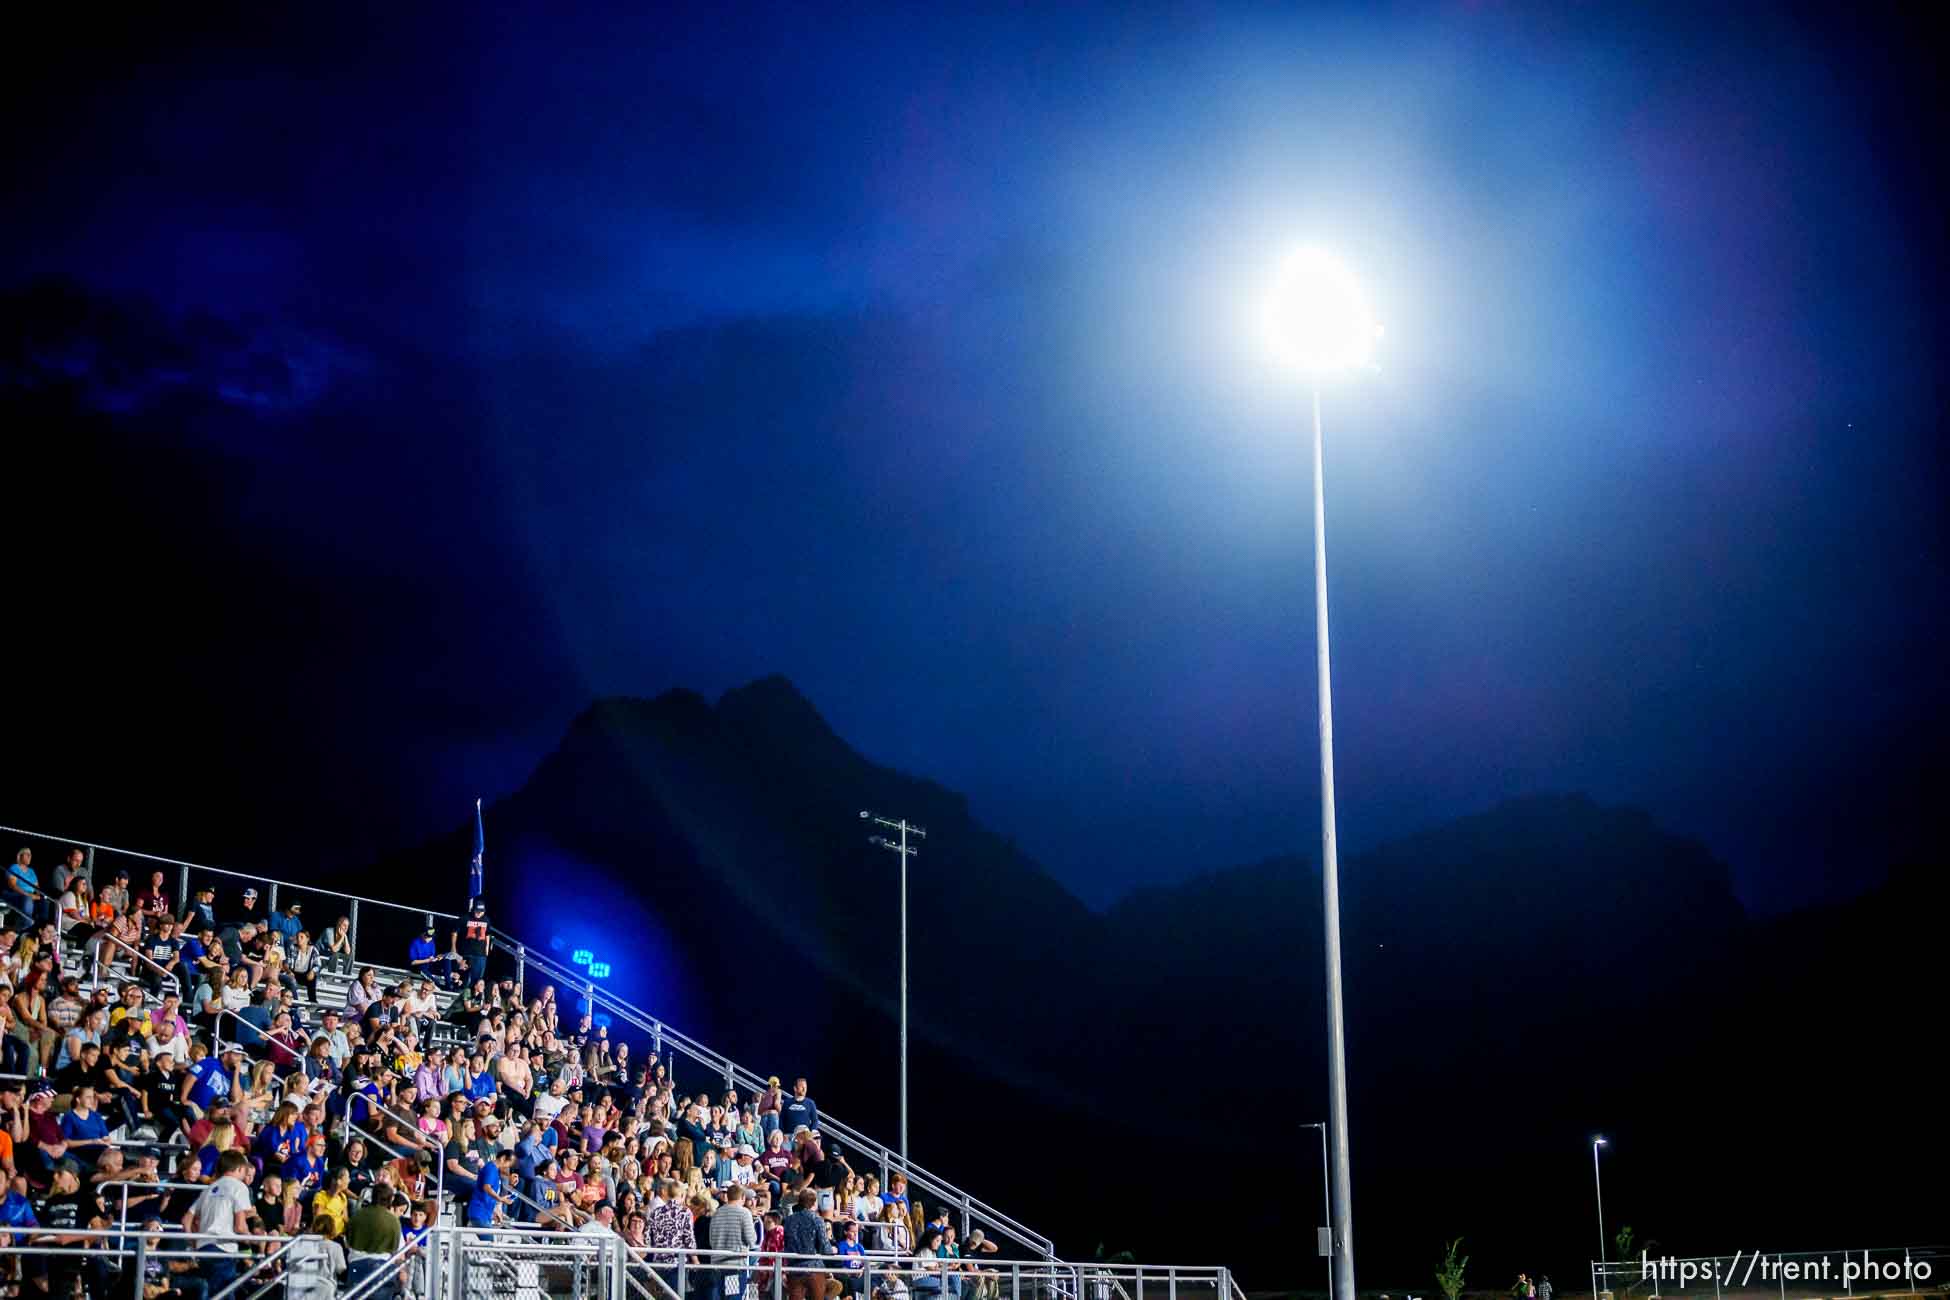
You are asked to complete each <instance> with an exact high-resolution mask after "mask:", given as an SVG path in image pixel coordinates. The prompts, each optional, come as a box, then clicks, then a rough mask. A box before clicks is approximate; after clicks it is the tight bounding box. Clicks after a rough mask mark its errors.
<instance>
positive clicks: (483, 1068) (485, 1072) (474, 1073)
mask: <svg viewBox="0 0 1950 1300" xmlns="http://www.w3.org/2000/svg"><path fill="white" fill-rule="evenodd" d="M468 1073H469V1075H470V1076H471V1077H470V1080H469V1082H468V1085H467V1096H468V1098H469V1099H470V1100H473V1101H480V1100H481V1099H483V1098H493V1097H494V1096H496V1095H497V1094H498V1093H499V1092H500V1084H499V1083H498V1081H497V1080H496V1079H495V1077H494V1071H492V1070H490V1069H488V1063H487V1058H486V1057H485V1056H483V1055H481V1054H480V1053H479V1052H476V1053H474V1061H473V1066H472V1068H471V1069H470V1070H469V1071H468Z"/></svg>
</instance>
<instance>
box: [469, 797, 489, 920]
mask: <svg viewBox="0 0 1950 1300" xmlns="http://www.w3.org/2000/svg"><path fill="white" fill-rule="evenodd" d="M486 851H487V832H486V831H484V830H483V829H482V828H481V801H480V800H479V799H476V800H475V801H474V861H473V862H472V863H471V864H470V865H469V866H468V868H467V901H468V902H470V903H471V902H473V901H474V900H475V899H477V898H479V897H480V896H481V855H482V854H483V853H485V852H486Z"/></svg>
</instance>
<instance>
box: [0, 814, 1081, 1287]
mask: <svg viewBox="0 0 1950 1300" xmlns="http://www.w3.org/2000/svg"><path fill="white" fill-rule="evenodd" d="M0 834H9V835H14V836H17V837H20V840H21V841H23V842H24V844H16V845H15V846H13V847H23V846H24V847H28V848H32V849H33V850H34V851H35V855H36V857H40V856H41V855H42V854H43V853H46V854H47V855H48V857H47V864H46V866H40V865H39V864H37V869H39V870H41V871H42V872H43V876H42V879H43V881H45V880H46V875H45V871H46V870H47V869H48V867H51V866H52V864H53V863H54V862H55V861H58V860H60V859H61V858H64V857H65V856H66V855H67V853H69V852H70V851H71V850H74V849H79V850H81V852H82V854H83V855H84V862H83V864H82V866H83V869H84V870H85V871H87V872H89V874H90V875H91V877H92V878H93V879H94V880H95V881H96V882H97V883H98V884H99V882H100V881H101V879H102V875H103V873H104V872H112V871H115V870H118V869H126V870H128V872H129V884H130V888H131V889H132V890H135V891H140V889H141V888H142V887H143V886H144V885H146V884H147V883H148V878H149V875H151V874H153V873H157V872H160V873H162V875H163V878H164V883H165V885H166V887H168V888H169V889H171V890H172V891H173V892H172V903H171V910H172V911H173V912H175V913H177V914H179V915H180V914H181V912H182V910H183V908H184V907H185V906H186V905H187V902H188V899H189V896H190V894H191V893H192V892H193V890H195V889H198V888H201V887H202V884H201V883H199V882H206V881H208V880H209V878H210V877H220V878H223V879H225V880H227V881H234V882H235V883H236V885H237V887H238V888H243V887H255V888H256V889H258V890H259V891H260V895H261V896H262V901H263V903H264V905H265V906H264V912H263V915H264V916H265V917H269V916H272V915H275V914H276V913H277V912H278V910H279V908H280V899H281V898H282V899H285V900H289V899H293V898H296V899H299V900H300V901H303V902H306V903H311V902H313V901H314V900H317V901H323V900H327V899H330V900H337V902H339V903H342V904H343V908H342V909H338V908H334V909H333V910H334V911H335V912H336V913H337V915H340V916H344V917H345V918H346V919H347V920H348V921H349V922H350V938H351V942H352V946H353V957H354V959H355V960H357V959H358V949H359V945H360V941H361V935H362V933H363V934H364V936H365V937H366V938H367V939H368V940H373V939H377V940H378V941H379V942H380V943H381V944H382V945H383V946H384V947H385V950H386V951H388V952H389V953H401V952H404V951H406V947H407V944H408V943H409V942H410V941H411V940H412V939H413V938H414V937H415V936H416V935H418V934H419V933H420V932H421V931H422V930H423V929H424V928H425V927H426V926H429V925H432V924H434V923H435V921H436V920H442V919H444V920H448V921H453V922H456V923H457V922H458V921H459V919H460V918H459V917H458V916H457V915H456V914H454V913H452V912H442V911H438V910H436V909H432V908H425V907H415V906H413V905H411V904H406V903H396V902H391V901H389V900H387V899H383V898H369V897H366V896H364V895H360V894H348V893H345V892H343V891H341V890H335V889H327V888H324V887H322V886H318V885H306V884H299V883H297V882H295V881H288V880H278V879H274V878H272V877H270V876H266V875H262V874H260V873H255V872H248V871H235V870H232V869H230V868H226V867H212V866H207V865H205V864H203V863H200V862H189V861H186V860H184V859H182V858H170V857H163V856H161V855H159V854H154V853H144V852H141V851H139V850H135V849H124V848H118V847H116V846H114V845H110V844H99V843H96V842H94V841H91V840H85V839H77V838H73V837H65V836H58V835H50V834H48V833H46V832H45V831H35V830H29V829H27V828H25V827H19V826H4V825H0ZM9 851H10V852H11V849H10V850H9ZM139 872H140V873H142V874H138V873H139ZM409 918H410V919H409ZM362 923H363V930H362ZM375 923H378V924H375ZM306 924H307V928H308V929H310V930H312V931H314V932H316V931H320V930H323V929H326V928H329V926H330V922H326V923H324V924H321V923H320V922H319V921H318V920H317V919H316V918H315V917H307V918H306ZM375 932H377V933H375ZM493 936H494V940H495V943H496V944H497V945H499V946H500V947H502V948H503V949H504V950H506V951H507V952H508V953H509V954H510V955H511V956H512V958H513V960H514V962H515V965H516V970H517V983H518V984H520V985H521V987H522V988H523V990H524V991H525V992H526V991H528V988H529V985H528V968H529V967H533V968H535V970H536V971H538V972H540V973H541V974H543V975H544V976H546V978H547V979H548V980H549V981H551V982H553V983H555V984H557V985H559V986H561V987H562V988H565V989H573V990H575V991H576V992H577V993H579V994H581V995H582V996H584V997H586V998H587V999H588V1000H589V1001H590V1004H591V1006H592V1008H593V1009H600V1010H603V1011H607V1012H608V1013H609V1014H610V1015H611V1016H612V1017H613V1018H614V1019H617V1020H620V1021H622V1022H623V1023H625V1024H627V1025H629V1026H631V1027H633V1028H635V1029H636V1030H637V1031H638V1032H640V1033H643V1034H645V1035H648V1036H649V1038H650V1040H651V1050H652V1053H653V1054H654V1055H656V1056H659V1057H661V1056H663V1055H664V1053H665V1052H666V1051H669V1052H672V1053H676V1054H681V1055H682V1056H684V1057H685V1058H686V1059H688V1060H691V1061H693V1062H695V1063H697V1064H699V1065H702V1066H704V1067H705V1068H706V1069H708V1070H710V1071H711V1073H712V1075H713V1076H714V1077H718V1078H722V1079H723V1080H724V1081H725V1084H726V1086H727V1087H742V1088H745V1089H747V1090H749V1091H752V1092H754V1093H756V1092H759V1091H762V1090H763V1089H764V1087H765V1080H766V1077H767V1076H765V1075H761V1074H759V1073H758V1072H756V1071H754V1070H751V1069H748V1068H746V1067H745V1066H742V1065H739V1064H738V1063H737V1062H735V1061H733V1060H731V1059H730V1058H729V1057H727V1056H724V1055H723V1054H722V1053H719V1052H715V1051H713V1050H712V1049H711V1048H709V1047H707V1046H705V1045H704V1044H703V1043H701V1042H699V1041H698V1040H696V1039H694V1038H692V1037H690V1036H689V1035H687V1034H683V1033H680V1032H678V1031H677V1030H674V1029H672V1028H671V1027H670V1026H669V1025H667V1024H665V1023H664V1022H663V1021H662V1020H661V1019H659V1018H658V1017H656V1016H654V1015H652V1014H651V1013H650V1012H648V1011H645V1010H643V1009H642V1008H641V1007H637V1006H635V1005H633V1004H632V1003H630V1002H629V1001H627V1000H626V999H624V998H622V997H619V996H618V995H616V994H614V993H611V992H610V991H608V990H607V989H604V988H602V987H600V986H599V985H597V984H596V983H595V982H594V981H592V980H591V979H590V978H589V976H588V973H587V972H586V971H580V970H577V969H575V968H574V967H573V966H568V965H564V964H563V963H561V962H558V961H556V960H554V959H553V958H551V957H548V956H545V955H543V954H542V953H541V952H539V951H537V950H536V949H533V948H530V947H528V946H527V945H526V944H525V943H524V942H523V941H522V940H521V939H519V938H517V937H516V936H514V935H510V934H507V933H505V932H504V931H502V930H500V929H498V928H497V929H495V930H493ZM380 964H385V965H390V964H391V963H390V962H388V963H380ZM819 1120H820V1129H821V1131H822V1132H830V1133H832V1134H833V1135H834V1136H836V1137H837V1138H839V1139H840V1140H841V1141H842V1142H845V1143H847V1144H850V1147H851V1149H853V1150H856V1151H858V1152H860V1153H862V1154H864V1155H866V1156H867V1157H868V1158H869V1159H870V1160H872V1161H875V1162H877V1163H878V1164H879V1167H880V1175H881V1183H882V1185H883V1186H885V1185H886V1182H887V1178H888V1176H889V1175H890V1174H892V1173H893V1172H895V1171H899V1172H901V1173H903V1174H905V1175H906V1176H907V1180H908V1184H909V1186H910V1188H911V1189H913V1190H914V1191H917V1192H924V1193H927V1194H928V1195H930V1196H932V1197H933V1198H934V1200H935V1203H936V1204H942V1205H947V1206H950V1207H952V1208H953V1209H954V1210H956V1211H958V1212H959V1214H960V1217H961V1220H962V1224H961V1227H962V1231H963V1233H964V1234H965V1233H966V1232H967V1231H968V1230H969V1229H970V1228H971V1227H974V1226H977V1225H979V1226H982V1227H985V1228H987V1229H988V1230H989V1231H990V1232H991V1234H992V1235H993V1234H999V1235H1001V1236H1004V1237H1007V1238H1008V1239H1010V1240H1012V1241H1013V1242H1015V1243H1016V1244H1017V1245H1018V1246H1021V1247H1022V1248H1024V1249H1026V1250H1028V1251H1030V1252H1032V1253H1033V1254H1034V1255H1036V1256H1037V1257H1039V1258H1041V1259H1043V1260H1050V1261H1053V1260H1054V1259H1055V1258H1056V1248H1055V1245H1054V1243H1052V1242H1051V1241H1050V1239H1049V1238H1048V1237H1046V1236H1044V1235H1043V1234H1041V1233H1039V1232H1036V1231H1034V1230H1033V1229H1030V1228H1028V1227H1026V1226H1024V1225H1023V1224H1021V1223H1018V1222H1017V1221H1016V1220H1014V1219H1012V1218H1010V1217H1009V1216H1008V1215H1006V1214H1003V1213H1002V1212H1001V1211H1000V1210H997V1209H995V1208H994V1207H993V1206H991V1205H988V1204H986V1203H984V1202H982V1201H980V1200H978V1199H976V1198H975V1197H973V1196H971V1195H969V1194H968V1193H967V1192H964V1191H963V1190H961V1189H960V1188H959V1187H956V1186H955V1185H954V1184H953V1183H951V1182H949V1181H948V1180H947V1179H945V1178H943V1177H941V1176H940V1175H938V1174H935V1173H933V1172H931V1171H929V1170H927V1169H925V1168H923V1167H922V1166H920V1165H917V1164H915V1163H914V1162H912V1161H911V1160H909V1161H904V1160H902V1159H901V1157H900V1155H899V1153H898V1152H896V1151H894V1150H892V1149H891V1148H889V1147H887V1146H886V1145H885V1144H884V1143H880V1142H876V1141H875V1140H873V1139H872V1138H870V1137H868V1136H866V1134H864V1133H863V1132H861V1131H860V1130H858V1129H856V1128H854V1127H852V1126H851V1125H848V1124H844V1123H842V1122H840V1121H839V1120H837V1119H835V1118H833V1117H832V1116H831V1115H830V1114H828V1113H827V1112H826V1111H825V1110H823V1109H822V1111H821V1113H820V1117H819Z"/></svg>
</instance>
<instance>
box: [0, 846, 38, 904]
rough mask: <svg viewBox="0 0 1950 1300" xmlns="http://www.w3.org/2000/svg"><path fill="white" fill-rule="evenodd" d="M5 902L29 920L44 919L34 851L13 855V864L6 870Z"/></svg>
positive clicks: (22, 851)
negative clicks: (35, 869) (17, 909)
mask: <svg viewBox="0 0 1950 1300" xmlns="http://www.w3.org/2000/svg"><path fill="white" fill-rule="evenodd" d="M6 884H7V901H8V902H9V903H11V904H12V905H13V906H15V907H17V908H19V909H20V910H21V911H22V912H24V913H26V914H27V916H28V917H29V918H30V919H31V920H35V921H40V920H44V919H45V918H44V917H43V916H42V915H41V910H42V908H43V907H44V906H45V904H46V899H45V898H43V897H42V895H41V878H40V876H39V875H38V874H37V873H36V872H35V871H34V850H32V849H22V850H21V851H20V852H18V853H16V854H14V864H13V865H12V866H11V867H8V868H7V881H6Z"/></svg>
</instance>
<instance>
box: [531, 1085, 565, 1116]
mask: <svg viewBox="0 0 1950 1300" xmlns="http://www.w3.org/2000/svg"><path fill="white" fill-rule="evenodd" d="M568 1108H569V1099H568V1098H567V1097H557V1096H555V1095H554V1094H553V1093H547V1092H545V1093H543V1094H542V1095H541V1096H539V1097H537V1098H535V1116H536V1118H538V1119H545V1120H552V1119H554V1118H555V1117H556V1116H557V1115H560V1114H561V1113H562V1112H563V1111H565V1110H567V1109H568Z"/></svg>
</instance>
